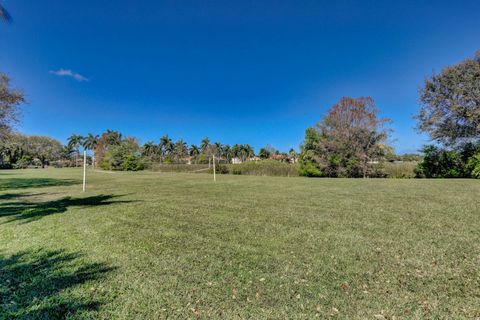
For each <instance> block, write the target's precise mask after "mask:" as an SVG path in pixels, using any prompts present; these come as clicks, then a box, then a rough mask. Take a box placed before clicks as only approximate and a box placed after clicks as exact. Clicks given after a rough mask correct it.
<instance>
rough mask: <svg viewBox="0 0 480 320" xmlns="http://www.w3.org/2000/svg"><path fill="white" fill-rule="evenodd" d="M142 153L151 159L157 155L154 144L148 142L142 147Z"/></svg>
mask: <svg viewBox="0 0 480 320" xmlns="http://www.w3.org/2000/svg"><path fill="white" fill-rule="evenodd" d="M142 153H143V155H145V156H147V157H151V156H153V155H155V153H157V146H156V145H155V143H153V141H148V142H147V143H145V144H144V145H143V152H142Z"/></svg>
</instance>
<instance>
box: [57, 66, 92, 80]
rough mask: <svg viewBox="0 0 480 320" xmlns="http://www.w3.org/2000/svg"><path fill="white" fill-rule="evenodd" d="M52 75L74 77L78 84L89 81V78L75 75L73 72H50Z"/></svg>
mask: <svg viewBox="0 0 480 320" xmlns="http://www.w3.org/2000/svg"><path fill="white" fill-rule="evenodd" d="M49 73H50V74H53V75H56V76H59V77H72V78H73V79H75V80H77V81H78V82H83V81H89V79H88V78H87V77H84V76H82V75H81V74H79V73H75V72H73V71H72V70H68V69H67V70H65V69H58V70H57V71H53V70H50V72H49Z"/></svg>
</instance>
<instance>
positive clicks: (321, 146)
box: [300, 97, 389, 177]
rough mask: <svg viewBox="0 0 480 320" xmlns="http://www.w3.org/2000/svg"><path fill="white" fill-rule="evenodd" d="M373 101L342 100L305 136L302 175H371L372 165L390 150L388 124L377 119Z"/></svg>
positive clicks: (369, 99) (346, 98)
mask: <svg viewBox="0 0 480 320" xmlns="http://www.w3.org/2000/svg"><path fill="white" fill-rule="evenodd" d="M378 112H379V110H378V108H377V107H376V106H375V103H374V101H373V99H372V98H370V97H361V98H356V99H355V98H350V97H343V98H341V99H340V101H339V102H338V103H337V104H335V105H334V106H333V107H332V108H331V109H330V110H329V111H328V113H327V115H325V116H324V117H323V119H322V120H321V121H320V122H319V123H317V125H316V126H315V127H312V128H308V129H307V130H306V132H305V141H304V143H303V145H302V154H301V162H300V164H301V171H302V172H301V173H302V174H303V175H306V176H329V177H362V176H363V177H366V176H371V175H372V173H373V172H372V166H371V165H370V162H372V161H374V160H378V159H380V158H382V157H383V156H384V155H385V152H386V150H387V148H386V145H385V141H386V139H387V138H388V130H386V129H385V128H384V125H385V124H386V123H387V122H388V121H389V119H386V118H379V117H378Z"/></svg>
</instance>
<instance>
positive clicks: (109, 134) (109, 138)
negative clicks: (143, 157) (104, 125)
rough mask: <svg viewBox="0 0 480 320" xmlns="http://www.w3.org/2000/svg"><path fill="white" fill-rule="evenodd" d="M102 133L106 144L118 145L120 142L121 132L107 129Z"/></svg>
mask: <svg viewBox="0 0 480 320" xmlns="http://www.w3.org/2000/svg"><path fill="white" fill-rule="evenodd" d="M104 135H105V140H106V143H107V145H110V146H118V145H120V144H121V143H122V134H121V133H120V132H118V131H115V130H110V129H107V131H106V132H105V133H104Z"/></svg>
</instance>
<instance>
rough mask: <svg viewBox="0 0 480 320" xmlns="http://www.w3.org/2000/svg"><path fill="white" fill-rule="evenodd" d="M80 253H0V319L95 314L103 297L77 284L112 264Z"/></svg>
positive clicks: (99, 274)
mask: <svg viewBox="0 0 480 320" xmlns="http://www.w3.org/2000/svg"><path fill="white" fill-rule="evenodd" d="M82 257H83V255H82V254H80V253H69V252H66V251H65V250H56V251H47V250H37V251H22V252H20V253H17V254H15V255H12V256H10V257H5V256H3V255H0V319H67V318H72V317H81V318H83V317H85V318H87V317H88V318H95V317H94V316H95V314H96V313H97V311H98V309H99V307H100V306H101V305H102V304H103V303H105V302H106V298H105V297H104V296H102V294H101V293H99V292H98V291H92V290H87V288H81V289H80V290H78V289H79V288H78V287H79V286H82V285H85V284H86V283H88V282H91V281H98V280H100V279H101V278H103V277H105V276H106V274H107V273H109V272H111V271H113V270H115V268H114V267H111V266H108V265H107V264H105V263H85V262H84V261H82V260H83V259H82ZM92 285H93V284H92ZM88 287H90V285H89V286H88ZM93 288H94V287H93Z"/></svg>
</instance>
